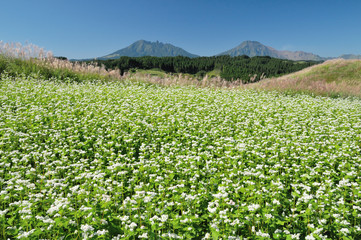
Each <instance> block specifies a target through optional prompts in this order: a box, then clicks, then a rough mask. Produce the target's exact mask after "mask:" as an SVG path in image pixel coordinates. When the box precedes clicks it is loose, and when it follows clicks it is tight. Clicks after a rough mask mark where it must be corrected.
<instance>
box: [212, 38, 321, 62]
mask: <svg viewBox="0 0 361 240" xmlns="http://www.w3.org/2000/svg"><path fill="white" fill-rule="evenodd" d="M219 55H230V56H241V55H247V56H249V57H254V56H270V57H274V58H281V59H289V60H315V61H320V60H325V58H322V57H320V56H318V55H315V54H312V53H307V52H302V51H296V52H292V51H279V50H276V49H274V48H272V47H268V46H265V45H263V44H261V43H259V42H257V41H245V42H243V43H241V44H240V45H238V46H237V47H235V48H232V49H230V50H228V51H226V52H223V53H221V54H219Z"/></svg>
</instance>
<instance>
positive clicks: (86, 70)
mask: <svg viewBox="0 0 361 240" xmlns="http://www.w3.org/2000/svg"><path fill="white" fill-rule="evenodd" d="M0 55H2V56H4V57H5V58H7V59H10V60H11V59H18V60H19V59H20V60H23V61H28V62H29V61H30V62H32V63H34V64H37V65H39V66H42V67H45V68H48V69H52V70H66V71H70V72H74V73H78V74H83V75H98V76H100V77H107V78H115V79H120V78H121V76H120V71H119V70H118V69H115V70H107V69H105V67H104V66H103V65H100V66H99V65H97V64H96V63H85V62H70V61H69V60H63V59H58V58H56V57H54V55H53V53H52V52H51V51H46V50H44V49H43V48H41V47H38V46H36V45H34V44H25V45H22V44H21V43H4V42H3V41H0Z"/></svg>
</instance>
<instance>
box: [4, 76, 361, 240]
mask: <svg viewBox="0 0 361 240" xmlns="http://www.w3.org/2000/svg"><path fill="white" fill-rule="evenodd" d="M360 164H361V101H360V100H357V99H350V98H348V99H330V98H323V97H311V96H307V95H294V96H287V95H284V94H279V93H273V92H268V93H266V92H257V91H253V90H242V91H240V90H237V91H236V90H212V89H207V88H204V89H199V88H192V87H161V86H156V85H150V84H143V83H130V82H129V83H127V82H123V83H114V82H113V83H100V82H99V83H97V82H86V83H64V82H61V81H57V80H54V79H53V80H52V81H46V80H42V79H40V77H29V76H24V77H6V76H5V75H3V77H2V78H1V80H0V238H1V239H142V238H143V239H307V240H312V239H360V238H361V228H360V226H361V186H360V185H361V174H360V172H361V171H360V170H361V166H360Z"/></svg>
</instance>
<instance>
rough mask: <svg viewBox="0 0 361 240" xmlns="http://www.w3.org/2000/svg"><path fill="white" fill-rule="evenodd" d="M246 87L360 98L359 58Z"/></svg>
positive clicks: (360, 73)
mask: <svg viewBox="0 0 361 240" xmlns="http://www.w3.org/2000/svg"><path fill="white" fill-rule="evenodd" d="M247 88H254V89H261V90H276V91H280V92H304V93H311V94H316V95H322V96H331V97H336V96H342V97H347V96H357V97H361V60H344V59H334V60H329V61H326V62H324V63H322V64H319V65H314V66H312V67H309V68H306V69H303V70H301V71H299V72H296V73H292V74H289V75H285V76H282V77H279V78H271V79H264V80H262V81H260V82H258V83H253V84H249V85H248V86H247Z"/></svg>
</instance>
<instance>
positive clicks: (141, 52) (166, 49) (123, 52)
mask: <svg viewBox="0 0 361 240" xmlns="http://www.w3.org/2000/svg"><path fill="white" fill-rule="evenodd" d="M121 56H128V57H143V56H154V57H176V56H185V57H190V58H194V57H198V55H195V54H192V53H189V52H187V51H185V50H184V49H182V48H180V47H176V46H173V45H172V44H169V43H162V42H159V41H156V42H150V41H145V40H139V41H136V42H135V43H133V44H131V45H130V46H128V47H126V48H123V49H120V50H118V51H116V52H113V53H111V54H108V55H106V56H103V57H100V58H98V59H116V58H119V57H121Z"/></svg>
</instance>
